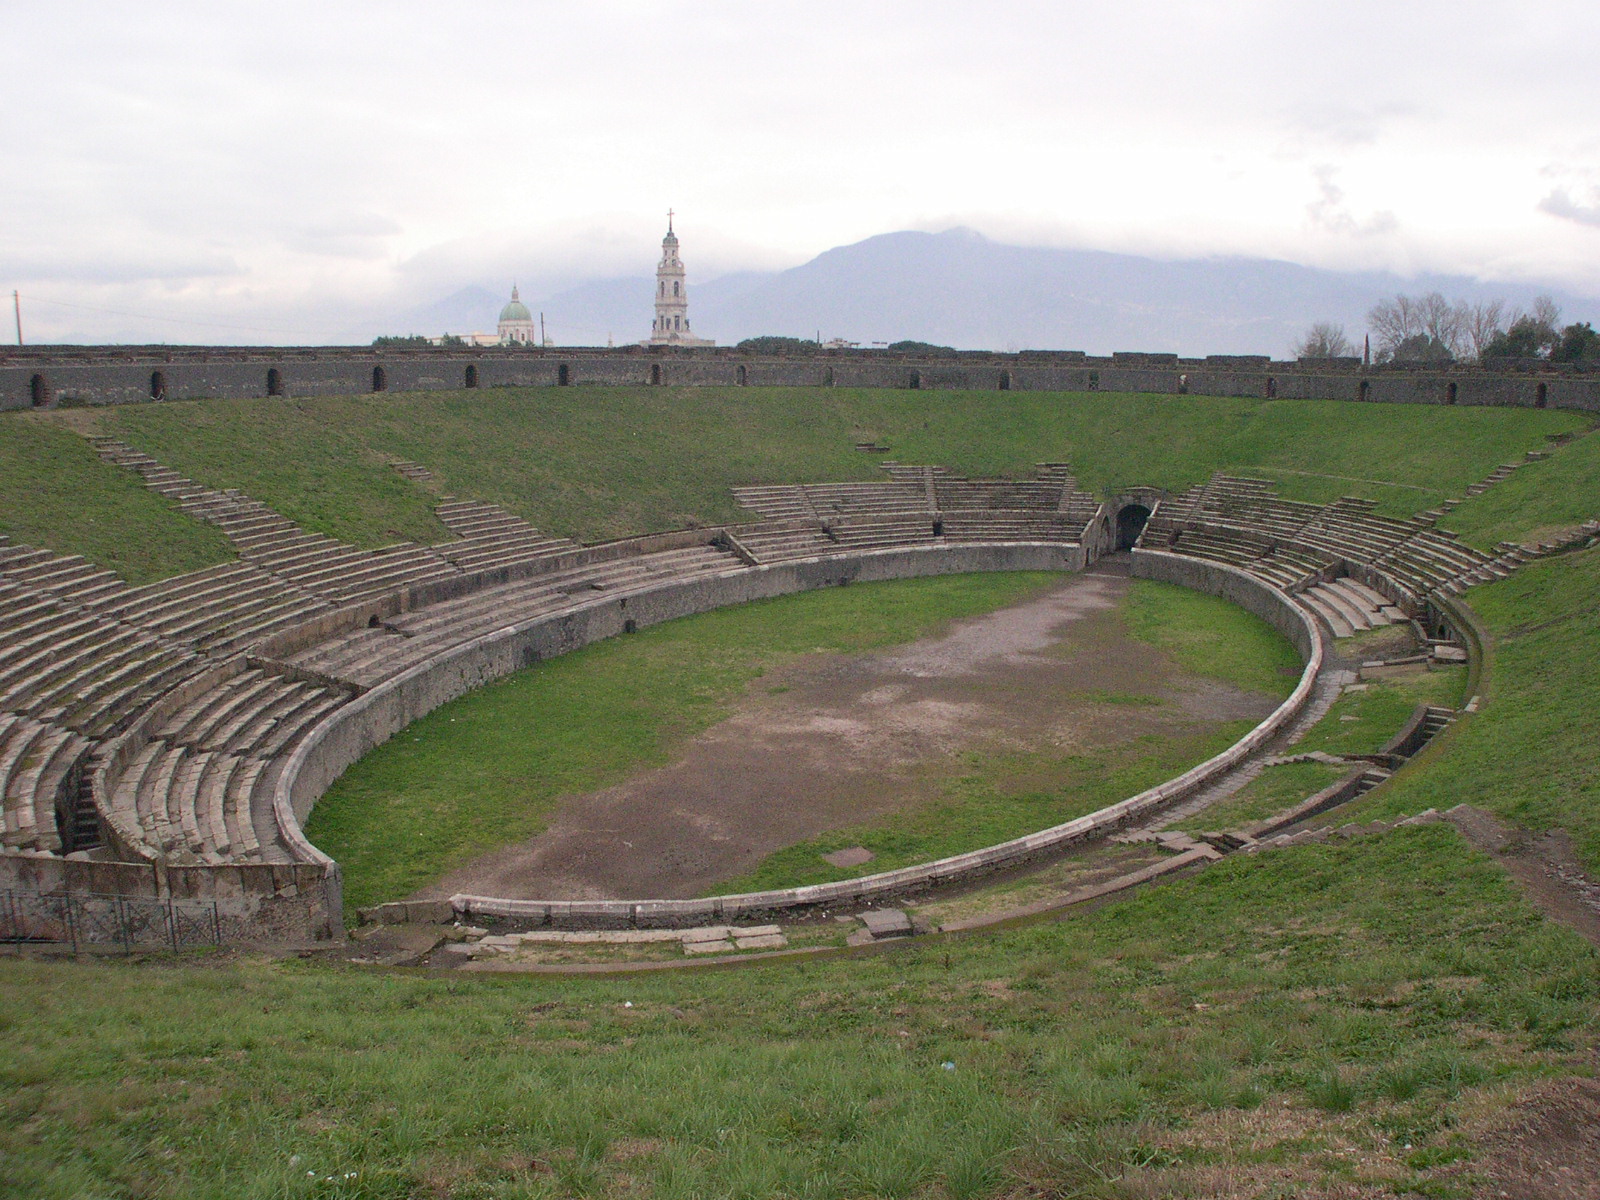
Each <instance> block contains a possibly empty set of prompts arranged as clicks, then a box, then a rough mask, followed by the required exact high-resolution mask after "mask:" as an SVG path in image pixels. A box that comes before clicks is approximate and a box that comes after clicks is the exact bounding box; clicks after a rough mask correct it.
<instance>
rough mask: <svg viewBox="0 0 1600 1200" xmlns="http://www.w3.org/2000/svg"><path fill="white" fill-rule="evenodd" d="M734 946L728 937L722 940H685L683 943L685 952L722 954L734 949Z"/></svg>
mask: <svg viewBox="0 0 1600 1200" xmlns="http://www.w3.org/2000/svg"><path fill="white" fill-rule="evenodd" d="M733 948H734V947H733V943H732V942H730V941H728V939H727V938H723V939H721V940H720V941H707V942H685V943H684V944H683V952H684V953H685V954H721V953H722V952H723V951H725V950H732V949H733Z"/></svg>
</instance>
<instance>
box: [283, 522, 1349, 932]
mask: <svg viewBox="0 0 1600 1200" xmlns="http://www.w3.org/2000/svg"><path fill="white" fill-rule="evenodd" d="M1069 553H1071V552H1069ZM1083 565H1084V564H1083V562H1082V561H1081V557H1078V556H1076V555H1074V556H1072V557H1067V556H1063V554H1062V550H1061V548H1060V547H1047V546H1041V545H1000V546H981V547H970V546H969V547H927V548H918V549H907V550H889V551H875V552H870V553H866V554H861V555H855V556H848V557H844V556H841V557H838V558H830V559H814V560H807V561H803V562H798V563H785V564H780V565H774V566H769V567H756V568H752V569H750V570H748V571H741V572H737V573H734V574H731V575H728V576H723V577H720V578H714V579H702V580H696V581H693V582H689V583H685V584H677V585H665V586H662V587H661V588H659V589H656V590H654V591H650V592H645V593H641V594H636V595H633V596H630V597H628V598H627V599H626V600H625V601H622V600H606V601H597V602H595V603H593V604H590V605H588V606H585V607H584V608H582V609H579V610H576V611H572V612H569V613H566V614H563V615H561V616H559V617H555V618H545V619H541V620H537V621H532V622H529V623H527V624H526V625H520V626H510V627H507V628H506V629H503V630H499V631H497V632H496V633H494V634H491V635H487V636H485V637H483V638H480V639H477V640H476V641H474V642H469V643H466V644H464V645H462V646H458V647H455V648H453V649H452V650H451V651H449V652H448V653H446V654H443V655H440V656H439V657H438V658H436V659H434V660H432V661H430V662H428V663H423V664H420V665H419V666H417V667H416V668H414V669H413V670H411V671H408V672H406V673H405V674H404V675H401V676H398V677H396V678H395V679H393V680H390V681H388V682H387V683H385V684H383V685H381V686H379V687H377V688H374V689H373V690H372V691H371V692H368V693H366V694H365V695H363V696H362V697H360V698H359V699H358V700H356V701H354V702H352V703H351V704H349V705H347V706H345V707H344V708H342V709H340V710H338V711H337V712H336V713H334V714H332V715H331V716H330V717H329V718H328V719H327V720H326V721H324V722H323V723H322V724H321V725H319V726H318V727H317V728H316V729H314V730H313V731H312V732H311V734H310V735H309V736H308V737H307V739H306V740H305V741H304V742H303V743H302V744H301V745H300V746H299V747H298V748H297V750H296V751H295V753H294V754H293V755H292V756H291V758H290V759H289V761H288V763H287V764H286V765H285V768H284V771H283V774H282V775H281V776H280V779H279V781H278V789H277V793H276V795H275V797H274V807H275V809H276V814H277V817H278V820H279V822H280V823H281V825H282V826H283V828H284V831H285V834H286V836H287V837H289V838H290V839H291V840H292V842H293V843H294V844H296V845H298V846H301V847H303V849H304V850H305V851H309V852H310V853H311V854H316V855H317V857H318V858H319V859H320V860H321V861H322V862H324V863H327V864H328V865H329V869H330V871H336V868H335V867H334V866H333V864H332V862H331V860H329V859H327V858H326V857H325V856H322V855H321V854H320V852H317V851H315V850H314V848H312V847H311V846H310V844H309V843H308V842H306V840H305V838H304V835H303V834H302V833H301V832H300V828H299V825H300V822H301V821H302V820H303V819H304V818H305V816H306V815H307V814H309V812H310V811H311V809H312V807H313V806H314V805H315V803H316V802H317V800H318V799H319V798H320V797H321V796H322V794H323V793H324V792H325V791H326V790H327V788H328V787H329V786H330V785H331V784H332V783H333V781H334V780H335V779H336V778H337V777H338V776H339V775H340V774H341V773H342V772H343V771H344V770H345V769H346V768H348V767H349V766H350V765H351V764H352V763H354V762H355V761H356V760H357V759H359V758H360V757H361V756H362V755H363V754H365V753H366V752H367V751H369V750H371V749H372V748H373V747H375V746H377V745H378V744H380V743H381V742H383V741H385V740H387V739H388V738H389V737H391V736H393V734H395V733H397V732H398V731H399V730H400V729H402V728H404V727H405V726H406V725H407V724H409V723H410V722H411V721H414V720H416V719H417V718H418V717H421V716H423V715H424V714H426V713H427V712H430V711H432V709H434V708H436V707H438V706H439V705H440V704H443V703H445V702H446V701H448V700H450V699H453V698H455V697H456V696H459V695H462V694H464V693H465V692H468V691H471V690H473V689H474V688H477V687H480V686H482V685H483V684H484V683H487V682H489V681H490V680H492V679H495V678H498V677H499V676H501V675H505V674H507V673H509V672H510V671H513V670H516V669H518V668H519V667H523V666H527V665H529V664H531V663H533V662H537V661H539V660H541V659H543V658H547V657H551V656H553V655H555V654H561V653H565V652H566V651H568V650H574V649H577V648H579V647H581V646H584V645H587V644H589V643H590V642H593V641H596V640H598V639H600V638H603V637H609V636H612V635H614V634H617V633H620V632H623V629H624V623H625V622H626V621H630V620H631V621H633V622H635V623H636V626H638V627H642V626H644V625H647V624H654V623H657V622H659V621H665V620H671V619H673V618H674V617H679V616H686V615H689V614H691V613H696V612H704V611H707V610H709V609H712V608H720V607H724V606H726V605H730V604H738V603H744V602H747V601H749V600H756V599H763V598H767V597H770V596H778V595H785V594H789V593H792V592H797V591H805V590H809V589H813V588H819V587H828V586H839V585H842V584H845V583H849V582H853V581H863V582H864V581H868V580H880V579H901V578H909V577H912V576H916V575H930V574H950V573H956V572H963V571H975V570H984V571H992V570H1038V569H1067V570H1078V569H1081V568H1082V567H1083ZM1134 573H1135V574H1136V575H1139V576H1141V577H1145V578H1153V579H1166V580H1170V581H1171V582H1174V583H1179V584H1182V585H1183V586H1186V587H1192V588H1196V589H1197V590H1201V591H1206V592H1209V593H1211V594H1213V595H1218V596H1223V597H1224V598H1226V599H1229V600H1232V601H1234V602H1235V603H1239V604H1241V605H1242V606H1243V607H1245V608H1247V609H1248V610H1250V611H1252V612H1255V613H1256V614H1258V615H1260V616H1262V617H1263V618H1265V619H1266V620H1267V621H1268V622H1269V623H1271V624H1272V625H1273V626H1274V627H1275V628H1277V629H1278V630H1280V631H1281V632H1283V633H1284V634H1285V635H1286V636H1287V637H1288V638H1289V640H1290V641H1291V642H1292V643H1293V644H1294V645H1295V647H1296V649H1297V650H1299V652H1300V653H1301V654H1302V655H1303V656H1304V657H1305V659H1306V667H1305V670H1304V672H1303V673H1302V675H1301V678H1300V681H1299V683H1298V684H1297V686H1296V687H1295V689H1294V691H1293V692H1292V693H1291V695H1290V696H1289V697H1288V699H1286V700H1285V701H1284V702H1283V704H1281V705H1280V706H1279V707H1278V708H1277V709H1276V710H1275V711H1274V712H1273V713H1272V714H1271V715H1270V716H1269V717H1268V718H1267V719H1266V720H1264V721H1263V722H1261V724H1259V725H1258V726H1256V728H1255V729H1253V730H1251V732H1250V733H1248V734H1247V735H1246V736H1245V737H1244V738H1242V739H1240V741H1238V742H1236V743H1235V744H1234V745H1233V746H1231V747H1229V748H1228V749H1227V750H1225V751H1224V752H1223V753H1221V754H1219V755H1217V756H1216V757H1214V758H1212V759H1209V760H1207V761H1206V762H1204V763H1201V764H1199V765H1198V766H1196V767H1194V768H1191V769H1190V770H1189V771H1186V772H1184V773H1183V774H1182V775H1179V776H1178V777H1176V778H1175V779H1172V780H1169V781H1167V782H1166V783H1164V784H1162V785H1160V786H1158V787H1155V788H1151V789H1149V790H1148V791H1145V792H1141V793H1139V794H1138V795H1137V796H1133V797H1130V798H1128V799H1126V800H1123V801H1121V802H1119V803H1118V804H1114V805H1111V806H1109V807H1107V808H1104V809H1101V810H1099V811H1097V812H1095V813H1091V814H1089V815H1087V816H1084V817H1080V818H1077V819H1076V820H1073V821H1069V822H1066V823H1065V824H1062V825H1058V826H1055V827H1053V828H1050V829H1046V830H1042V831H1040V832H1038V833H1034V834H1029V835H1027V836H1025V837H1021V838H1016V839H1013V840H1011V841H1007V842H1003V843H1000V844H998V845H995V846H990V847H986V848H984V849H982V850H977V851H972V852H970V853H968V854H962V855H957V856H954V857H952V858H947V859H941V860H939V861H937V862H933V863H927V864H922V865H919V866H915V867H908V868H904V869H902V870H898V871H888V872H882V873H880V874H877V875H870V876H866V877H864V878H861V879H853V880H845V881H841V882H838V883H830V884H821V885H815V886H812V887H804V888H791V889H783V890H779V891H770V892H759V893H746V894H741V895H732V896H720V897H712V898H708V899H699V900H617V901H592V902H591V901H540V900H509V899H500V898H494V897H481V896H458V897H455V898H454V901H453V903H454V905H455V907H456V909H457V911H459V912H461V913H463V914H466V915H473V916H480V917H493V918H501V919H509V920H513V921H515V922H517V923H519V924H524V925H531V926H539V925H557V926H564V927H650V926H658V927H659V926H669V927H670V926H678V925H688V924H696V923H700V922H704V921H715V920H725V919H726V920H732V919H751V918H757V917H762V916H769V915H773V914H777V913H790V914H792V913H794V912H795V911H797V910H800V911H804V910H815V909H825V908H828V907H833V906H850V905H856V904H861V903H864V902H871V901H875V900H880V899H887V898H889V897H892V896H897V895H902V894H905V893H909V892H917V891H921V890H925V889H927V888H929V887H931V886H934V885H938V884H948V883H954V882H959V881H962V880H966V879H972V878H977V877H979V876H982V875H985V874H988V873H991V872H993V871H996V870H1000V869H1004V868H1006V867H1011V866H1016V865H1018V864H1020V863H1023V862H1026V861H1028V860H1030V859H1036V858H1040V857H1043V856H1046V855H1049V854H1051V853H1054V852H1056V851H1058V850H1060V849H1062V848H1064V847H1067V846H1070V845H1072V844H1074V843H1077V842H1081V841H1084V840H1087V839H1090V838H1093V837H1098V836H1103V835H1104V834H1106V833H1109V832H1111V831H1112V830H1115V829H1117V828H1121V827H1123V826H1126V825H1128V824H1129V823H1131V822H1134V821H1137V820H1139V819H1142V818H1144V817H1146V816H1148V815H1150V814H1151V813H1153V812H1155V811H1157V810H1159V809H1161V808H1163V807H1165V806H1166V805H1169V804H1171V803H1173V802H1175V801H1177V800H1179V799H1181V798H1183V797H1184V796H1187V795H1189V794H1190V793H1192V792H1193V791H1194V790H1195V789H1197V788H1199V787H1202V786H1204V785H1205V784H1207V783H1209V782H1210V781H1211V780H1213V779H1215V778H1216V777H1217V776H1218V775H1220V774H1222V773H1223V772H1226V771H1228V770H1230V769H1232V768H1233V767H1234V766H1236V765H1238V764H1239V763H1240V762H1242V761H1243V760H1244V759H1245V758H1247V757H1248V756H1249V755H1251V754H1253V753H1255V752H1256V751H1258V750H1259V749H1261V748H1262V747H1263V746H1264V745H1265V744H1266V743H1267V742H1269V741H1270V740H1271V739H1272V738H1274V737H1275V736H1277V734H1278V733H1279V732H1280V731H1281V730H1282V729H1283V728H1284V727H1285V726H1286V725H1287V724H1289V723H1290V722H1292V721H1293V720H1294V719H1295V718H1296V717H1297V716H1298V715H1299V713H1300V711H1301V710H1302V709H1303V708H1304V706H1305V704H1306V702H1307V701H1308V700H1309V698H1310V696H1311V692H1312V688H1313V685H1314V681H1315V679H1316V676H1317V674H1318V673H1319V672H1320V670H1321V668H1322V663H1323V654H1324V649H1323V642H1322V634H1321V633H1320V631H1319V628H1318V626H1317V624H1316V623H1315V621H1314V620H1312V619H1311V618H1310V617H1309V616H1308V615H1307V614H1306V613H1305V612H1304V610H1302V609H1301V608H1300V607H1299V606H1298V605H1297V604H1296V603H1295V602H1294V601H1293V600H1292V599H1290V598H1289V596H1287V595H1286V594H1285V593H1283V592H1281V591H1279V590H1278V589H1276V588H1273V587H1271V586H1270V585H1268V584H1266V583H1264V582H1262V581H1260V580H1258V579H1256V578H1255V577H1253V576H1251V575H1248V574H1246V573H1245V572H1243V571H1240V570H1238V569H1236V568H1233V567H1227V566H1222V565H1220V564H1208V563H1195V562H1194V561H1193V560H1190V559H1186V558H1183V557H1182V556H1179V555H1173V554H1166V553H1162V552H1158V551H1138V552H1136V554H1135V566H1134Z"/></svg>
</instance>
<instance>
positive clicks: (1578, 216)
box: [1539, 187, 1600, 226]
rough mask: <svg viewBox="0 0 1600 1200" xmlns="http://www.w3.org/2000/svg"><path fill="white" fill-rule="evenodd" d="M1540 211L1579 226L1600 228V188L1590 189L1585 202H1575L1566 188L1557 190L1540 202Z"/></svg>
mask: <svg viewBox="0 0 1600 1200" xmlns="http://www.w3.org/2000/svg"><path fill="white" fill-rule="evenodd" d="M1539 211H1540V212H1542V213H1549V214H1550V215H1551V216H1552V217H1560V218H1561V219H1562V220H1564V221H1576V222H1577V223H1578V224H1579V225H1594V226H1600V187H1592V188H1590V189H1589V192H1588V195H1587V196H1586V197H1585V198H1584V200H1583V201H1579V200H1574V199H1573V198H1572V193H1571V192H1570V191H1569V190H1568V189H1566V188H1564V187H1559V188H1556V189H1555V191H1553V192H1551V193H1550V194H1549V195H1548V196H1546V197H1545V198H1544V199H1543V200H1541V201H1539Z"/></svg>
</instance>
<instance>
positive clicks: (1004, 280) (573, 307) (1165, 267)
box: [402, 228, 1600, 357]
mask: <svg viewBox="0 0 1600 1200" xmlns="http://www.w3.org/2000/svg"><path fill="white" fill-rule="evenodd" d="M686 254H687V257H688V259H689V263H690V309H689V311H690V315H691V319H692V320H693V321H694V328H695V332H697V333H698V334H699V335H700V336H702V337H710V338H715V339H716V340H717V341H718V343H719V344H722V345H730V344H732V343H735V342H737V341H740V340H742V339H744V338H747V337H754V336H758V335H761V334H778V335H784V336H790V337H804V338H810V337H814V336H817V335H818V334H819V333H820V334H821V336H822V337H823V338H824V339H827V338H830V337H843V338H846V339H847V340H850V341H854V342H859V343H861V344H862V345H869V344H871V343H873V342H891V341H899V340H902V339H915V340H919V341H927V342H935V343H938V344H942V345H950V346H954V347H956V348H958V349H990V350H1021V349H1030V350H1044V349H1063V350H1086V351H1088V352H1090V353H1094V354H1106V353H1110V352H1112V351H1115V350H1145V351H1165V352H1176V353H1180V354H1185V355H1194V354H1271V355H1274V356H1276V357H1282V356H1284V355H1286V354H1288V353H1289V351H1290V348H1291V346H1292V345H1293V343H1294V342H1295V341H1296V340H1297V339H1298V338H1299V337H1300V336H1301V335H1302V334H1303V333H1304V332H1305V330H1306V328H1307V327H1308V326H1309V325H1310V324H1311V323H1312V322H1314V321H1334V322H1338V323H1341V324H1343V325H1344V326H1345V328H1346V331H1347V332H1348V333H1349V335H1350V336H1351V338H1352V340H1353V341H1356V342H1357V343H1359V341H1360V338H1361V336H1362V333H1363V331H1364V330H1365V323H1366V313H1367V311H1368V310H1369V309H1370V308H1371V307H1372V305H1373V304H1375V303H1376V302H1377V301H1379V300H1381V299H1383V298H1385V297H1388V296H1393V295H1395V294H1396V293H1398V292H1408V293H1421V292H1430V291H1439V292H1443V293H1444V294H1445V295H1446V296H1447V297H1449V298H1451V299H1463V300H1469V301H1483V300H1489V299H1495V298H1503V299H1505V300H1507V301H1509V302H1510V303H1512V304H1513V305H1519V306H1522V307H1526V306H1527V305H1528V304H1530V303H1531V302H1532V300H1533V298H1534V297H1535V296H1536V295H1545V294H1548V295H1552V296H1554V298H1555V299H1556V301H1557V303H1558V304H1560V305H1561V306H1562V308H1563V310H1564V311H1565V312H1566V314H1567V319H1569V320H1584V319H1593V318H1594V317H1595V316H1596V315H1600V302H1597V301H1596V300H1594V299H1592V298H1588V297H1581V296H1576V295H1572V294H1569V293H1564V292H1562V291H1560V290H1559V289H1555V288H1543V287H1536V286H1533V285H1527V284H1512V283H1488V282H1484V281H1482V280H1479V279H1475V278H1472V277H1470V276H1458V275H1440V274H1421V275H1417V276H1413V277H1410V278H1407V277H1404V276H1400V275H1396V274H1393V273H1390V272H1379V271H1363V272H1341V271H1332V270H1327V269H1325V268H1320V267H1308V266H1303V265H1301V264H1298V263H1292V262H1287V261H1284V260H1280V259H1267V258H1251V257H1247V256H1217V257H1211V258H1191V259H1170V260H1169V259H1156V258H1147V257H1142V256H1138V255H1129V254H1117V253H1113V252H1111V251H1104V250H1073V249H1054V248H1048V247H1032V246H1013V245H1009V244H1006V243H1003V242H994V241H990V240H989V239H988V238H986V237H984V236H983V235H982V234H979V233H976V232H975V231H973V230H970V229H964V228H956V229H951V230H946V231H944V232H942V233H921V232H916V231H910V230H904V231H899V232H894V233H885V234H878V235H875V236H873V237H870V238H866V239H863V240H862V241H860V242H855V243H852V244H850V245H847V246H836V247H833V248H832V249H829V250H825V251H823V252H822V253H821V254H819V255H817V256H816V257H815V258H813V259H811V260H809V261H808V262H805V263H802V264H801V265H799V266H797V267H792V268H790V269H788V270H785V271H775V272H759V271H742V272H734V273H732V274H728V275H722V276H719V277H717V278H714V279H711V280H708V281H706V282H705V283H695V282H694V276H693V247H692V246H690V247H687V248H686ZM652 290H653V287H652V277H651V276H650V275H646V274H642V273H641V274H640V275H637V276H625V277H620V278H609V279H597V280H592V281H588V282H585V283H582V284H578V285H576V286H574V287H570V288H566V289H564V290H562V291H559V292H556V293H554V294H552V295H550V296H547V297H545V298H543V299H540V300H529V301H528V304H529V307H531V308H532V309H534V311H535V312H539V311H543V312H544V313H545V315H546V319H547V322H548V329H549V332H550V335H551V337H552V339H553V340H554V341H556V342H557V343H558V344H562V345H604V344H605V342H606V339H607V338H608V337H610V338H612V339H614V340H615V342H616V343H618V344H625V343H627V342H633V341H638V340H640V339H641V338H643V337H644V336H645V335H646V334H647V332H648V330H649V327H650V315H651V300H652ZM491 295H492V293H490V292H489V291H488V289H485V288H474V287H467V288H463V289H461V290H460V291H458V292H456V293H455V294H454V295H452V296H450V297H447V298H445V300H442V301H439V302H436V303H435V304H433V305H428V306H424V307H423V308H420V309H415V310H412V312H411V313H410V314H407V315H406V316H405V317H403V318H402V320H409V321H412V322H413V323H415V322H417V321H418V320H420V319H422V318H424V317H428V318H449V320H453V321H454V326H453V327H452V326H451V325H449V323H448V321H447V323H446V324H445V325H441V326H439V327H438V328H434V327H432V325H439V321H438V320H437V319H434V320H433V322H432V325H430V326H427V327H426V328H425V329H424V330H423V331H426V332H429V333H433V334H437V333H439V332H443V330H444V328H447V327H448V328H450V331H451V332H462V333H465V332H471V331H472V330H473V329H479V330H484V331H492V330H493V328H494V319H495V317H496V315H497V314H498V312H499V306H500V305H501V304H503V303H504V298H495V299H493V300H492V302H490V301H487V300H486V298H487V297H490V296H491ZM473 305H477V306H478V307H471V306H473ZM469 313H481V314H482V315H481V316H479V317H478V318H477V320H476V322H475V323H473V324H471V327H470V328H469V327H468V323H467V322H466V321H464V320H462V319H461V318H462V317H465V316H467V315H468V314H469Z"/></svg>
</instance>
